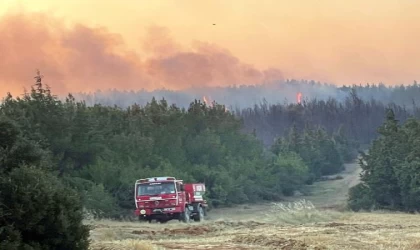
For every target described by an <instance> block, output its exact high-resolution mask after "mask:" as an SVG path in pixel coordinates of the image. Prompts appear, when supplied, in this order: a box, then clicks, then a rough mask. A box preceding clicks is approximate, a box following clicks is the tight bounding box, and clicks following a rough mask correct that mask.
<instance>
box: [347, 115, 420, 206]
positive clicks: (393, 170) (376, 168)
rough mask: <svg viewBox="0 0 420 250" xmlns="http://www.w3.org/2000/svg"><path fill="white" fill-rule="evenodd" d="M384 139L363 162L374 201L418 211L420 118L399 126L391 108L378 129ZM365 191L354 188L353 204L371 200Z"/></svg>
mask: <svg viewBox="0 0 420 250" xmlns="http://www.w3.org/2000/svg"><path fill="white" fill-rule="evenodd" d="M378 132H379V133H380V135H381V136H380V138H378V139H377V140H375V141H374V142H373V143H372V146H371V148H370V149H369V153H368V154H366V155H363V156H362V159H361V161H360V164H361V167H362V169H363V172H362V175H361V178H362V182H363V185H364V186H365V187H366V188H365V189H366V190H369V196H367V197H368V198H369V199H370V201H369V202H370V203H372V204H373V205H374V206H375V207H376V208H379V209H391V210H407V211H418V210H419V209H420V198H419V194H420V193H419V190H420V176H419V175H418V174H417V173H418V172H419V170H420V157H419V152H420V151H419V149H420V140H419V138H420V121H419V120H415V119H413V118H410V119H408V120H407V121H406V122H405V123H404V124H403V125H399V124H398V121H397V120H396V119H395V115H394V112H393V111H392V110H388V112H387V116H386V121H385V122H384V124H383V125H382V126H380V127H379V128H378ZM364 193H365V192H358V191H354V192H353V194H352V195H351V196H350V198H349V203H350V204H352V203H357V200H360V199H367V198H366V197H365V196H364Z"/></svg>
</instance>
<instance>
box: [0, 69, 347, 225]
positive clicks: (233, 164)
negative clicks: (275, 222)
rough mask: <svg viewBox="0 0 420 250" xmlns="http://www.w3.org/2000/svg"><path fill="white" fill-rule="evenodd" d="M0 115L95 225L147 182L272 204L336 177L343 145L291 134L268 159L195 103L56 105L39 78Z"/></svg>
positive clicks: (223, 199) (316, 134)
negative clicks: (33, 145)
mask: <svg viewBox="0 0 420 250" xmlns="http://www.w3.org/2000/svg"><path fill="white" fill-rule="evenodd" d="M296 112H300V111H299V107H296ZM0 113H1V114H3V116H5V117H7V119H9V120H12V121H13V122H14V123H15V124H16V126H17V127H19V128H20V129H21V131H22V133H21V135H20V134H16V133H14V132H13V130H7V129H6V130H5V131H9V132H5V133H4V137H5V138H6V137H7V138H8V140H13V138H15V137H16V136H21V137H22V138H28V140H29V141H31V142H34V141H36V142H37V143H38V144H39V145H38V146H39V147H41V148H42V150H43V152H48V153H49V154H48V155H49V156H50V158H49V160H50V162H49V166H51V168H52V169H51V170H52V171H53V173H57V174H58V176H59V177H60V178H61V180H62V181H64V183H65V184H66V186H68V187H70V188H72V189H75V190H77V192H78V193H79V194H80V197H81V199H82V201H83V205H84V208H85V209H87V210H88V211H90V212H92V213H93V214H94V215H96V216H97V217H120V215H123V214H125V213H126V212H127V211H129V212H130V214H131V213H132V210H133V209H134V200H133V197H134V193H133V192H134V187H133V185H134V182H135V181H136V180H137V179H140V178H145V177H150V176H174V177H177V178H179V179H183V180H184V181H185V182H204V183H205V184H206V187H207V190H208V192H207V194H206V198H207V199H208V200H209V202H210V205H211V206H221V205H231V204H238V203H244V202H256V201H259V200H261V199H267V200H274V199H279V198H281V197H282V196H284V195H292V194H293V193H294V191H295V190H298V189H300V188H301V187H302V186H303V185H304V184H305V181H307V180H308V179H310V178H311V176H315V177H316V176H320V175H321V174H327V173H335V172H337V171H340V170H341V169H342V158H341V155H340V152H344V151H345V149H348V147H349V145H350V143H349V142H348V141H347V140H346V138H345V136H344V134H343V133H342V131H338V133H337V134H336V135H334V136H335V137H334V139H333V138H332V137H331V136H329V135H327V133H326V132H324V131H323V130H321V129H317V130H307V131H305V132H304V133H303V134H301V133H299V132H298V131H297V130H296V129H295V128H293V129H292V131H291V132H290V136H289V138H287V139H284V140H279V141H278V145H277V146H278V148H277V149H273V152H274V153H275V154H274V155H270V154H269V152H267V150H265V149H264V146H263V145H262V143H261V142H260V140H259V139H257V138H256V136H255V134H254V135H248V134H245V133H243V131H242V129H243V123H242V120H240V119H238V117H236V116H235V115H234V114H233V113H231V112H227V111H226V109H225V107H224V106H222V105H219V104H217V103H213V105H211V106H207V105H206V104H204V103H202V102H200V101H197V100H195V101H193V102H192V103H191V104H190V105H189V107H188V109H180V108H178V107H176V106H175V105H171V106H170V105H168V103H167V102H166V100H165V99H162V100H156V99H155V98H153V99H152V100H151V101H150V103H147V104H146V105H145V106H143V107H141V106H139V105H137V104H134V105H131V106H130V107H128V108H126V109H122V108H118V107H110V106H102V105H94V106H87V105H86V104H85V103H84V102H79V101H76V100H75V98H73V96H72V95H69V96H68V97H67V98H66V100H65V101H61V100H59V99H58V98H57V97H55V96H54V95H52V94H51V92H50V91H49V89H48V88H44V87H43V85H42V82H41V78H39V77H37V84H36V87H34V88H32V90H31V92H30V93H28V94H26V95H25V96H24V97H23V98H13V97H12V96H8V97H7V98H6V99H5V101H4V103H3V104H2V105H1V106H0ZM21 141H22V140H21ZM38 146H37V148H39V147H38ZM339 146H340V147H339ZM346 157H348V158H349V157H350V156H346ZM15 158H16V159H24V158H19V157H15ZM15 165H16V164H15ZM17 165H18V164H17ZM7 166H8V167H9V168H10V167H12V166H13V164H9V163H8V164H7Z"/></svg>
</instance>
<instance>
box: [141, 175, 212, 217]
mask: <svg viewBox="0 0 420 250" xmlns="http://www.w3.org/2000/svg"><path fill="white" fill-rule="evenodd" d="M205 191H206V186H205V185H204V184H203V183H188V184H187V183H186V184H184V183H183V181H182V180H177V179H176V178H174V177H151V178H146V179H140V180H137V181H136V184H135V197H134V199H135V204H136V211H135V214H136V216H138V217H139V219H140V220H142V221H148V222H151V221H152V220H156V221H158V222H161V223H165V222H167V221H169V220H172V219H178V220H179V221H183V222H185V223H188V222H190V220H191V219H193V220H194V221H202V220H204V216H206V210H207V202H206V200H205V199H204V197H203V195H204V193H205Z"/></svg>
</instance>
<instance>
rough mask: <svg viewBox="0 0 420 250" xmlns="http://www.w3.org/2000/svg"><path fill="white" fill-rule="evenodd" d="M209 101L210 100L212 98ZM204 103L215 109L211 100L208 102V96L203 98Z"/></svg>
mask: <svg viewBox="0 0 420 250" xmlns="http://www.w3.org/2000/svg"><path fill="white" fill-rule="evenodd" d="M208 99H210V97H209V98H208ZM203 101H204V103H205V104H206V105H207V106H209V107H213V103H212V102H211V101H210V100H207V98H206V96H203Z"/></svg>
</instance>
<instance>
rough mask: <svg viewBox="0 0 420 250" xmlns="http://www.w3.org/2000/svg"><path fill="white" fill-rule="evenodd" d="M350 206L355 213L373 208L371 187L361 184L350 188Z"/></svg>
mask: <svg viewBox="0 0 420 250" xmlns="http://www.w3.org/2000/svg"><path fill="white" fill-rule="evenodd" d="M348 206H349V208H350V209H351V210H353V211H359V210H370V209H371V208H372V206H373V199H372V194H371V191H370V189H369V187H368V186H366V185H365V184H363V183H359V184H357V185H356V186H354V187H352V188H350V190H349V201H348Z"/></svg>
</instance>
